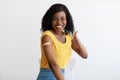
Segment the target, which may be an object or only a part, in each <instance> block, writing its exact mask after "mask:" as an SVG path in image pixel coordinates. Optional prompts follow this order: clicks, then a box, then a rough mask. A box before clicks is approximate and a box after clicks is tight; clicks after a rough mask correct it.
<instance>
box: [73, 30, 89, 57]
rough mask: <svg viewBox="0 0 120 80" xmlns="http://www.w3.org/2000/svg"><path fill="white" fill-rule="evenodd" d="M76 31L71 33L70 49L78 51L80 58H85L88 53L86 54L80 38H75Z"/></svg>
mask: <svg viewBox="0 0 120 80" xmlns="http://www.w3.org/2000/svg"><path fill="white" fill-rule="evenodd" d="M76 35H77V31H76V32H75V33H74V34H73V39H72V49H73V50H74V51H75V52H76V53H78V54H79V55H80V56H81V57H82V58H85V59H86V58H87V57H88V54H87V50H86V48H85V47H84V45H83V44H82V43H81V42H80V40H78V38H77V36H76Z"/></svg>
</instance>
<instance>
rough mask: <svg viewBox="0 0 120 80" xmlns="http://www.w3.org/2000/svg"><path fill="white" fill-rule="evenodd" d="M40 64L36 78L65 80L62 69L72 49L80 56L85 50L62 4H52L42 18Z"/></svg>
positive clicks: (69, 15) (84, 53)
mask: <svg viewBox="0 0 120 80" xmlns="http://www.w3.org/2000/svg"><path fill="white" fill-rule="evenodd" d="M41 30H42V36H41V54H42V56H41V64H40V73H39V75H38V78H37V80H65V78H64V69H65V67H66V65H67V63H68V61H69V59H70V57H71V51H72V49H73V50H74V51H75V52H76V53H78V54H79V55H80V56H81V57H82V58H87V51H86V49H85V47H84V46H83V44H82V43H81V42H80V40H78V38H77V37H76V34H77V31H76V32H75V33H74V34H73V32H74V24H73V20H72V17H71V14H70V12H69V10H68V8H67V7H66V6H65V5H64V4H59V3H58V4H53V5H52V6H51V7H50V8H49V9H48V10H47V12H46V13H45V15H44V16H43V19H42V28H41Z"/></svg>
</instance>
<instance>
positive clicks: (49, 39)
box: [41, 35, 52, 43]
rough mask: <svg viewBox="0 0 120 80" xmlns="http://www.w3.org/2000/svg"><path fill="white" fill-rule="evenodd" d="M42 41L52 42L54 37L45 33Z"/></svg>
mask: <svg viewBox="0 0 120 80" xmlns="http://www.w3.org/2000/svg"><path fill="white" fill-rule="evenodd" d="M41 41H42V43H46V42H50V43H52V39H51V38H50V37H49V36H48V35H44V36H42V38H41Z"/></svg>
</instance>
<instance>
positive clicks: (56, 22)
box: [42, 11, 87, 80]
mask: <svg viewBox="0 0 120 80" xmlns="http://www.w3.org/2000/svg"><path fill="white" fill-rule="evenodd" d="M66 23H67V21H66V15H65V13H64V12H63V11H60V12H58V13H56V14H55V15H54V19H53V21H52V26H53V30H51V32H52V33H53V34H54V35H55V36H56V38H57V39H58V40H59V41H60V42H61V43H65V42H66V39H65V34H63V32H62V31H63V30H64V28H65V26H66ZM58 26H60V27H58ZM46 42H49V43H50V44H49V45H46V46H43V49H44V51H45V55H46V58H47V61H48V64H49V67H50V69H51V70H52V72H53V73H54V75H55V77H56V78H57V80H65V79H64V76H63V75H62V73H61V70H60V67H59V66H58V64H57V62H56V60H55V56H54V51H53V49H52V44H53V42H52V40H51V38H50V37H49V36H47V35H45V36H43V37H42V44H44V43H46ZM71 42H72V45H71V48H72V49H73V50H74V51H75V52H76V53H77V54H79V55H80V56H81V57H82V58H85V59H86V58H87V51H86V49H85V47H84V45H83V44H82V43H81V42H80V41H79V40H78V38H77V31H76V32H75V33H74V34H73V39H72V41H71Z"/></svg>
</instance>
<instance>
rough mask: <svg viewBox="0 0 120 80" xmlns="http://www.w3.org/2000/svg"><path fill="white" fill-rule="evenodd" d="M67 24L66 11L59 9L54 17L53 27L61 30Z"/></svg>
mask: <svg viewBox="0 0 120 80" xmlns="http://www.w3.org/2000/svg"><path fill="white" fill-rule="evenodd" d="M66 24H67V20H66V14H65V12H64V11H59V12H57V13H55V14H54V16H53V18H52V27H53V29H54V30H55V31H57V32H61V31H63V30H64V28H65V26H66Z"/></svg>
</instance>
